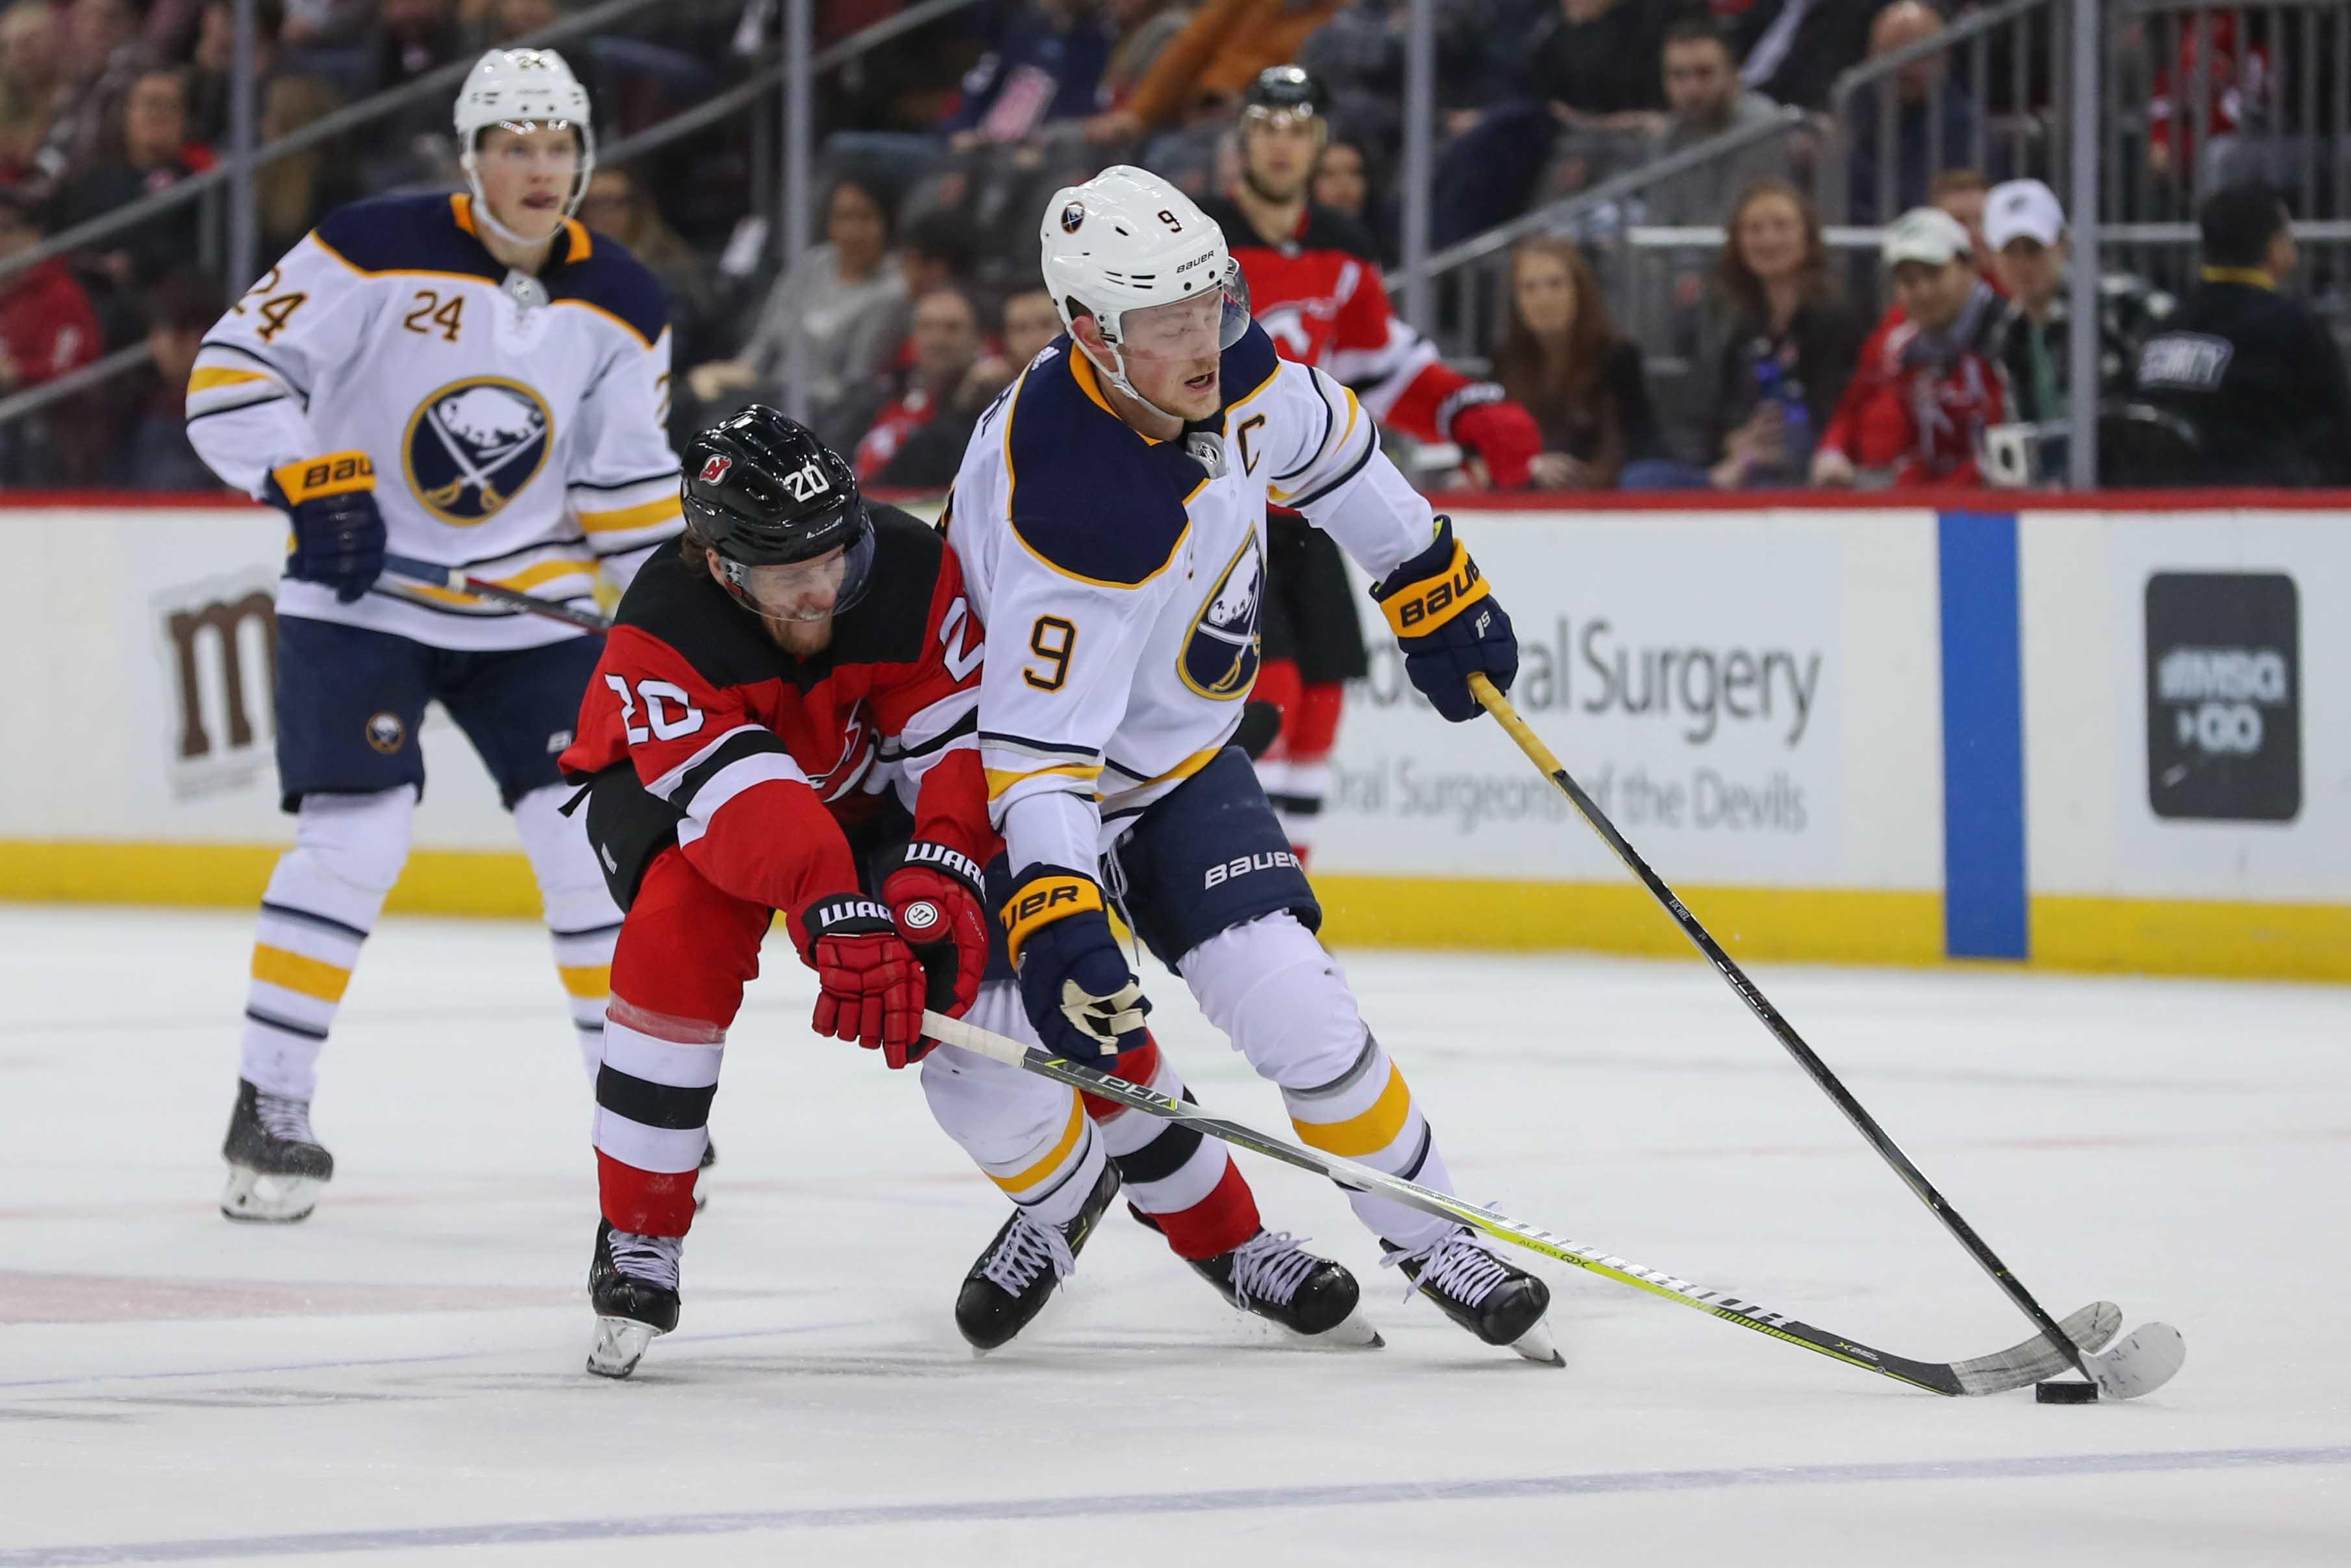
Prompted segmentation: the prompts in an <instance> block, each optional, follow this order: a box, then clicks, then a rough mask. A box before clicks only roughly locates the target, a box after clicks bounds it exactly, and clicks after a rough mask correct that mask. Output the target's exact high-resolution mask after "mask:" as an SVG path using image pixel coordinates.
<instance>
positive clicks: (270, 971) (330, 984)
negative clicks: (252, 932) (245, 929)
mask: <svg viewBox="0 0 2351 1568" xmlns="http://www.w3.org/2000/svg"><path fill="white" fill-rule="evenodd" d="M253 977H254V978H255V979H256V980H259V981H261V982H262V983H263V984H264V985H270V986H282V987H283V988H286V989H287V990H289V991H296V992H299V993H300V994H301V995H303V996H306V997H309V998H314V999H316V1000H318V1001H322V1002H340V1001H341V1000H342V999H343V989H344V988H345V987H347V986H349V985H350V983H351V972H350V970H349V969H347V968H344V967H342V966H341V965H340V964H329V963H324V962H322V961H320V960H319V959H317V958H306V957H304V956H302V955H301V954H299V953H289V952H287V950H286V949H285V948H283V947H272V946H269V944H268V943H266V942H256V943H255V944H254V946H253Z"/></svg>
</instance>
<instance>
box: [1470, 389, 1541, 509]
mask: <svg viewBox="0 0 2351 1568" xmlns="http://www.w3.org/2000/svg"><path fill="white" fill-rule="evenodd" d="M1453 439H1454V441H1455V442H1456V443H1458V444H1460V445H1462V446H1464V447H1467V448H1468V450H1469V451H1471V452H1474V453H1476V454H1477V455H1478V456H1479V458H1481V459H1483V460H1484V462H1485V465H1486V473H1487V475H1488V476H1489V477H1490V478H1491V479H1492V480H1493V482H1494V488H1496V489H1497V490H1516V489H1520V488H1522V487H1523V486H1525V485H1526V482H1527V465H1528V464H1530V463H1531V462H1533V461H1534V458H1535V454H1536V453H1538V452H1541V450H1542V432H1541V430H1540V429H1539V428H1537V426H1536V424H1535V416H1534V415H1533V414H1531V413H1528V412H1527V411H1526V409H1525V407H1524V406H1523V405H1522V404H1520V403H1515V402H1510V400H1509V399H1508V398H1498V399H1496V400H1495V401H1494V402H1480V403H1473V404H1471V405H1470V406H1469V407H1468V408H1465V409H1463V410H1462V411H1461V412H1460V413H1457V414H1455V415H1454V416H1453Z"/></svg>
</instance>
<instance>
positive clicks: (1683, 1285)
mask: <svg viewBox="0 0 2351 1568" xmlns="http://www.w3.org/2000/svg"><path fill="white" fill-rule="evenodd" d="M923 1032H924V1033H925V1035H927V1036H929V1037H930V1038H931V1039H933V1040H941V1041H944V1042H945V1043H946V1044H948V1045H953V1046H957V1047H960V1048H961V1049H963V1050H965V1051H971V1052H973V1053H975V1054H976V1055H979V1056H985V1057H987V1058H989V1059H990V1060H992V1061H1001V1062H1003V1063H1005V1064H1006V1065H1008V1066H1011V1067H1018V1068H1020V1069H1022V1070H1024V1071H1029V1072H1033V1073H1036V1074H1037V1075H1038V1076H1039V1077H1040V1078H1050V1079H1052V1080H1053V1081H1054V1082H1057V1083H1065V1084H1067V1085H1069V1086H1070V1087H1071V1088H1072V1089H1076V1090H1078V1091H1080V1092H1083V1093H1087V1094H1092V1095H1095V1096H1098V1097H1100V1098H1102V1099H1104V1100H1113V1101H1116V1102H1117V1103H1120V1104H1122V1105H1124V1106H1126V1107H1128V1108H1129V1109H1131V1110H1135V1111H1140V1112H1142V1113H1144V1114H1145V1115H1148V1116H1156V1117H1158V1118H1160V1119H1161V1120H1163V1121H1168V1122H1181V1123H1183V1124H1185V1125H1186V1126H1188V1127H1191V1128H1193V1129H1195V1130H1196V1131H1198V1132H1200V1133H1204V1134H1207V1135H1208V1136H1209V1137H1212V1138H1217V1139H1220V1140H1221V1141H1223V1142H1224V1143H1227V1144H1229V1145H1232V1146H1233V1147H1235V1148H1240V1149H1248V1150H1249V1151H1251V1152H1252V1153H1255V1154H1259V1155H1265V1156H1266V1157H1267V1158H1268V1159H1274V1160H1280V1162H1281V1163H1282V1164H1284V1165H1289V1166H1297V1167H1298V1168H1299V1169H1300V1170H1303V1171H1311V1172H1313V1173H1314V1174H1315V1175H1316V1176H1327V1177H1329V1178H1330V1179H1331V1180H1332V1181H1335V1182H1337V1183H1338V1184H1339V1185H1340V1186H1343V1187H1349V1188H1353V1189H1355V1190H1358V1191H1368V1192H1376V1193H1378V1194H1380V1196H1382V1197H1389V1198H1393V1199H1395V1201H1396V1202H1398V1203H1401V1204H1405V1205H1407V1206H1409V1207H1413V1208H1416V1209H1419V1210H1420V1211H1421V1212H1422V1213H1424V1214H1433V1215H1436V1216H1437V1217H1438V1218H1443V1219H1451V1220H1455V1221H1457V1222H1458V1223H1460V1224H1463V1225H1466V1226H1468V1227H1469V1228H1471V1229H1473V1230H1476V1231H1478V1232H1479V1233H1480V1234H1482V1235H1486V1236H1490V1237H1492V1238H1494V1239H1496V1240H1498V1241H1507V1242H1509V1243H1510V1245H1512V1246H1514V1247H1523V1248H1525V1249H1528V1250H1529V1251H1531V1252H1539V1253H1541V1255H1542V1256H1544V1257H1546V1258H1551V1259H1555V1260H1558V1261H1559V1262H1562V1263H1566V1264H1570V1265H1572V1266H1573V1267H1575V1268H1578V1269H1582V1270H1584V1271H1585V1272H1587V1273H1592V1274H1597V1275H1599V1276H1600V1277H1601V1278H1603V1279H1606V1280H1614V1281H1616V1282H1617V1283H1618V1284H1621V1285H1630V1286H1631V1287H1633V1288H1634V1289H1635V1290H1636V1291H1646V1292H1647V1293H1648V1294H1650V1295H1653V1296H1662V1297H1664V1298H1665V1299H1666V1300H1667V1301H1673V1302H1677V1303H1678V1304H1679V1305H1682V1306H1685V1307H1691V1308H1695V1309H1696V1310H1698V1312H1704V1313H1706V1314H1707V1315H1708V1317H1714V1318H1719V1319H1721V1320H1722V1321H1723V1322H1731V1323H1737V1324H1738V1325H1739V1326H1740V1327H1741V1328H1744V1329H1751V1330H1753V1331H1754V1332H1755V1333H1760V1334H1764V1335H1768V1336H1769V1337H1771V1338H1772V1339H1776V1340H1782V1341H1784V1342H1786V1343H1789V1344H1795V1345H1802V1346H1803V1347H1804V1348H1805V1349H1806V1350H1810V1351H1813V1352H1816V1353H1818V1354H1822V1355H1825V1356H1827V1357H1829V1358H1830V1359H1831V1360H1833V1361H1841V1362H1844V1364H1846V1365H1848V1366H1857V1367H1860V1368H1862V1369H1863V1370H1864V1371H1866V1372H1875V1373H1876V1374H1877V1375H1880V1376H1882V1377H1890V1378H1892V1379H1894V1380H1895V1381H1896V1383H1907V1384H1908V1385H1910V1386H1912V1387H1914V1388H1923V1389H1926V1390H1927V1391H1928V1392H1929V1393H1932V1394H1945V1395H1952V1396H1958V1395H1976V1394H2001V1393H2005V1392H2007V1391H2008V1390H2011V1389H2016V1388H2022V1387H2025V1386H2027V1385H2030V1384H2034V1383H2039V1382H2041V1381H2043V1379H2045V1378H2049V1377H2053V1376H2055V1375H2057V1374H2059V1373H2062V1372H2064V1371H2065V1370H2066V1369H2067V1368H2069V1367H2071V1366H2073V1365H2074V1356H2075V1355H2076V1354H2078V1352H2077V1350H2076V1348H2075V1347H2076V1346H2090V1345H2100V1344H2104V1343H2106V1341H2108V1340H2110V1339H2112V1338H2113V1337H2114V1335H2115V1333H2116V1330H2118V1329H2119V1328H2121V1327H2122V1321H2123V1314H2122V1309H2120V1308H2119V1307H2116V1305H2115V1304H2114V1303H2113V1302H2111V1301H2094V1302H2092V1303H2091V1304H2090V1305H2088V1306H2086V1307H2084V1308H2083V1309H2082V1310H2081V1311H2080V1312H2075V1313H2074V1315H2073V1316H2071V1317H2069V1318H2067V1319H2066V1320H2065V1321H2064V1324H2063V1325H2062V1328H2063V1332H2064V1333H2065V1334H2066V1335H2068V1336H2069V1340H2070V1343H2067V1344H2064V1345H2062V1346H2061V1345H2057V1344H2054V1343H2051V1342H2050V1340H2049V1338H2048V1336H2047V1335H2045V1334H2036V1335H2034V1336H2033V1337H2032V1338H2031V1339H2029V1340H2026V1341H2025V1342H2024V1343H2022V1344H2018V1345H2011V1346H2010V1347H2009V1348H2008V1349H2006V1350H2003V1351H2000V1352H1997V1353H1995V1354H1991V1355H1982V1356H1977V1357H1975V1358H1974V1359H1973V1360H1970V1361H1959V1362H1945V1361H1914V1360H1912V1359H1911V1358H1910V1357H1908V1356H1905V1355H1896V1354H1894V1353H1893V1352H1891V1351H1884V1350H1878V1349H1876V1348H1875V1347H1873V1346H1870V1345H1866V1344H1864V1343H1861V1342H1860V1341H1859V1340H1855V1339H1848V1338H1846V1337H1845V1336H1844V1335H1843V1334H1834V1333H1829V1332H1828V1331H1827V1330H1826V1329H1821V1328H1815V1327H1813V1325H1812V1324H1810V1323H1806V1322H1800V1321H1798V1320H1797V1319H1795V1318H1792V1317H1789V1316H1788V1315H1786V1314H1785V1313H1782V1312H1772V1311H1771V1309H1769V1308H1767V1307H1764V1306H1762V1305H1761V1304H1759V1303H1757V1302H1754V1301H1744V1300H1741V1299H1739V1298H1737V1297H1734V1296H1731V1295H1730V1294H1729V1293H1728V1292H1726V1291H1712V1290H1708V1289H1707V1288H1706V1287H1704V1286H1702V1285H1697V1284H1693V1283H1691V1282H1690V1281H1687V1280H1684V1279H1681V1278H1680V1277H1678V1276H1677V1275H1673V1274H1668V1273H1666V1272H1665V1271H1663V1270H1657V1269H1649V1268H1645V1267H1643V1266H1642V1265H1641V1264H1638V1263H1635V1262H1633V1261H1631V1260H1628V1259H1624V1258H1619V1257H1617V1256H1615V1255H1614V1253H1611V1252H1609V1251H1607V1250H1605V1249H1602V1248H1598V1247H1587V1246H1584V1245H1583V1244H1582V1243H1581V1242H1576V1241H1571V1240H1569V1239H1567V1238H1566V1237H1564V1236H1558V1235H1554V1234H1553V1233H1552V1232H1551V1231H1548V1230H1545V1229H1542V1228H1541V1227H1539V1226H1533V1225H1529V1224H1527V1223H1526V1222H1525V1221H1523V1220H1518V1219H1512V1218H1510V1216H1508V1215H1506V1214H1498V1213H1496V1212H1495V1211H1494V1210H1492V1209H1490V1208H1488V1207H1485V1206H1484V1205H1482V1204H1475V1203H1468V1202H1465V1201H1463V1200H1462V1199H1460V1198H1458V1197H1454V1196H1453V1195H1452V1194H1450V1193H1444V1192H1438V1191H1437V1189H1436V1188H1434V1187H1426V1186H1421V1185H1420V1184H1419V1183H1418V1182H1413V1181H1406V1180H1405V1178H1404V1177H1402V1176H1390V1175H1388V1174H1387V1173H1386V1172H1385V1171H1379V1170H1374V1169H1373V1168H1372V1167H1371V1166H1366V1165H1362V1164H1359V1163H1358V1162H1356V1161H1354V1160H1351V1159H1346V1158H1344V1157H1343V1156H1341V1155H1326V1154H1323V1153H1322V1152H1321V1151H1320V1150H1316V1149H1310V1148H1307V1147H1305V1146H1304V1145H1299V1144H1293V1143H1290V1141H1288V1140H1287V1139H1284V1138H1277V1137H1274V1136H1272V1135H1271V1134H1267V1133H1260V1132H1259V1131H1257V1130H1256V1129H1254V1128H1252V1127H1247V1126H1244V1125H1242V1124H1240V1123H1238V1122H1228V1121H1227V1120H1225V1119H1224V1118H1223V1117H1221V1116H1215V1115H1211V1114H1209V1113H1207V1112H1206V1111H1203V1110H1201V1109H1200V1107H1198V1106H1197V1105H1195V1104H1191V1103H1186V1102H1185V1101H1183V1100H1180V1099H1176V1098H1174V1097H1172V1096H1169V1095H1165V1094H1159V1093H1155V1092H1152V1091H1151V1090H1149V1089H1146V1088H1144V1086H1143V1085H1141V1084H1139V1083H1130V1082H1127V1081H1126V1080H1125V1079H1123V1078H1113V1077H1112V1076H1111V1075H1110V1074H1109V1073H1106V1072H1102V1071H1098V1070H1097V1069H1094V1068H1092V1067H1086V1066H1082V1065H1081V1064H1080V1063H1078V1062H1074V1061H1068V1060H1067V1059H1065V1058H1062V1057H1058V1056H1054V1055H1052V1054H1051V1053H1050V1052H1048V1051H1040V1050H1039V1049H1037V1048H1036V1047H1034V1046H1026V1045H1023V1044H1021V1043H1020V1042H1019V1040H1008V1039H1007V1038H1006V1037H1004V1036H1003V1035H1000V1034H994V1033H991V1032H989V1031H988V1030H984V1029H981V1028H979V1027H978V1026H977V1025H976V1024H971V1023H967V1022H965V1021H964V1020H962V1019H951V1018H947V1017H946V1016H945V1015H944V1014H941V1013H936V1012H925V1014H924V1015H923Z"/></svg>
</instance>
